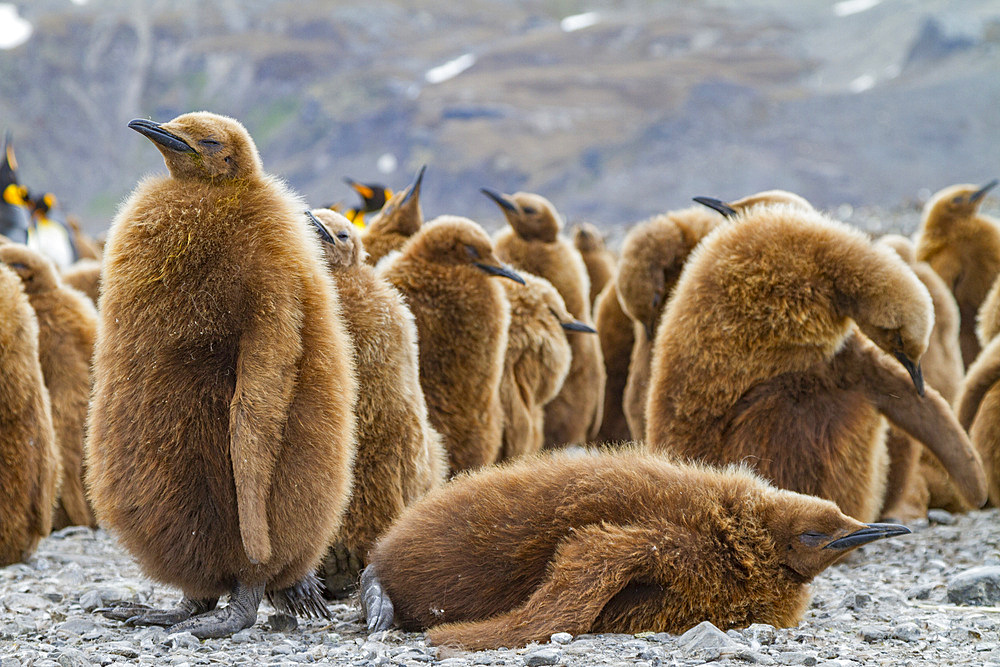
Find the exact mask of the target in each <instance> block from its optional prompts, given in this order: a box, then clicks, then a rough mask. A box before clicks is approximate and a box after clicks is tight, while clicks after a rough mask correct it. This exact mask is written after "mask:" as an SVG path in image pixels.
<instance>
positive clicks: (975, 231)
mask: <svg viewBox="0 0 1000 667" xmlns="http://www.w3.org/2000/svg"><path fill="white" fill-rule="evenodd" d="M994 185H996V181H992V182H991V183H990V184H987V185H986V186H983V187H979V186H977V185H968V184H963V185H951V186H949V187H947V188H944V189H943V190H939V191H938V192H936V193H935V194H934V196H933V197H931V198H930V200H929V201H928V202H927V204H925V205H924V213H923V220H922V221H921V223H920V229H919V230H918V232H917V259H918V260H920V261H921V262H927V263H928V264H930V265H931V268H933V269H934V270H935V271H936V272H937V274H938V275H939V276H941V279H942V280H944V282H945V284H946V285H948V287H949V288H950V289H951V291H952V294H954V295H955V301H956V302H957V303H958V310H959V313H960V315H961V328H960V331H959V340H960V341H961V345H962V360H963V362H964V364H965V368H969V366H970V365H971V364H972V362H973V361H975V359H976V356H977V355H978V354H979V349H980V345H979V340H978V339H977V338H976V314H977V313H978V311H979V306H980V305H981V304H982V303H983V299H985V298H986V293H987V292H989V290H990V287H991V286H992V285H993V281H994V280H995V279H996V277H997V275H998V274H1000V222H998V221H997V220H995V219H993V218H991V217H989V216H987V215H983V214H981V213H979V207H980V206H981V205H982V203H983V198H984V196H985V194H986V192H987V191H989V189H990V188H991V187H992V186H994Z"/></svg>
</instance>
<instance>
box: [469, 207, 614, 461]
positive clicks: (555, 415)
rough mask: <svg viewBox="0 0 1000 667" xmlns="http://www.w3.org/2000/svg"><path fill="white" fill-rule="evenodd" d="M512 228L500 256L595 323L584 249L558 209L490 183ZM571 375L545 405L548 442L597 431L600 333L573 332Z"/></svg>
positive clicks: (502, 239)
mask: <svg viewBox="0 0 1000 667" xmlns="http://www.w3.org/2000/svg"><path fill="white" fill-rule="evenodd" d="M482 192H483V194H485V195H486V196H488V197H489V198H490V199H492V200H493V201H495V202H496V203H497V204H498V205H499V206H500V209H501V210H502V211H503V214H504V216H505V217H506V218H507V222H508V223H509V224H510V227H509V228H507V229H504V230H502V231H500V232H499V233H497V234H496V237H495V241H496V247H497V255H498V256H499V257H500V259H502V260H504V261H505V262H510V263H511V264H512V265H513V266H514V268H517V269H522V270H524V271H527V272H528V273H532V274H534V275H536V276H540V277H542V278H545V279H546V280H548V281H549V282H550V283H552V286H553V287H555V288H556V290H557V291H558V292H559V295H560V296H562V298H563V301H564V302H565V303H566V309H567V310H568V311H569V312H570V314H571V315H572V316H573V317H575V318H576V319H577V320H579V321H581V322H583V323H584V324H586V325H588V326H590V325H591V324H592V323H593V320H592V319H591V315H590V278H589V277H588V276H587V267H586V265H585V264H584V263H583V258H582V257H581V256H580V251H578V250H577V249H576V248H574V247H573V245H572V244H570V243H569V241H567V240H566V239H564V238H562V237H561V236H560V235H559V230H560V228H561V227H562V222H561V221H560V218H559V214H558V213H556V210H555V208H554V207H553V206H552V204H551V203H550V202H549V200H547V199H545V197H542V196H540V195H536V194H531V193H527V192H518V193H515V194H513V195H504V194H500V193H499V192H494V191H492V190H488V189H486V188H483V189H482ZM569 344H570V347H571V348H572V349H573V358H572V361H571V363H570V369H569V375H567V376H566V381H565V382H563V387H562V390H561V391H560V392H559V394H558V395H557V396H556V397H555V398H554V399H552V400H551V401H550V402H549V404H548V405H547V406H546V407H545V445H546V446H548V447H552V446H556V447H559V446H563V445H567V444H573V443H581V442H584V441H586V440H589V439H593V438H595V437H596V436H597V432H598V430H599V429H600V428H601V420H602V413H603V411H604V383H605V374H604V359H603V358H602V357H601V343H600V340H598V339H597V337H596V336H573V337H571V338H570V341H569Z"/></svg>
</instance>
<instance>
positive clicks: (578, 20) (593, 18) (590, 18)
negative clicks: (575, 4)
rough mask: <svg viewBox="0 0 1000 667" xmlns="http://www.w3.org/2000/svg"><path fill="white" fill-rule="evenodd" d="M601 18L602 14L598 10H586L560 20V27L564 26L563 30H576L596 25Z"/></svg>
mask: <svg viewBox="0 0 1000 667" xmlns="http://www.w3.org/2000/svg"><path fill="white" fill-rule="evenodd" d="M600 20H601V15H600V14H599V13H598V12H584V13H583V14H573V15H572V16H567V17H566V18H564V19H563V20H562V21H560V22H559V27H560V28H562V31H563V32H575V31H577V30H583V29H584V28H589V27H590V26H592V25H596V24H597V23H599V22H600Z"/></svg>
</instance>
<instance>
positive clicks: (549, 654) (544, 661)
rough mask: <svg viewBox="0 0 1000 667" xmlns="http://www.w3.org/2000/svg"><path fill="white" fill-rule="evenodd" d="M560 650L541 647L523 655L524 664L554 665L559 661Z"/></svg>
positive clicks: (530, 665) (528, 666) (537, 665)
mask: <svg viewBox="0 0 1000 667" xmlns="http://www.w3.org/2000/svg"><path fill="white" fill-rule="evenodd" d="M559 656H560V652H559V651H557V650H555V649H550V648H543V649H540V650H538V651H534V652H533V653H529V654H528V655H526V656H524V664H525V665H527V667H539V665H554V664H556V663H557V662H559Z"/></svg>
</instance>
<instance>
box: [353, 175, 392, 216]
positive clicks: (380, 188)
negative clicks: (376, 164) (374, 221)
mask: <svg viewBox="0 0 1000 667" xmlns="http://www.w3.org/2000/svg"><path fill="white" fill-rule="evenodd" d="M344 182H345V183H347V184H348V185H350V186H351V189H353V190H354V191H355V192H357V193H358V194H359V195H361V201H362V206H361V209H360V210H361V212H363V213H374V212H375V211H381V210H382V207H383V206H385V202H386V200H388V199H389V198H390V197H391V196H392V190H390V189H389V188H387V187H385V186H384V185H382V184H381V183H361V182H360V181H355V180H354V179H352V178H345V179H344Z"/></svg>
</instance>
